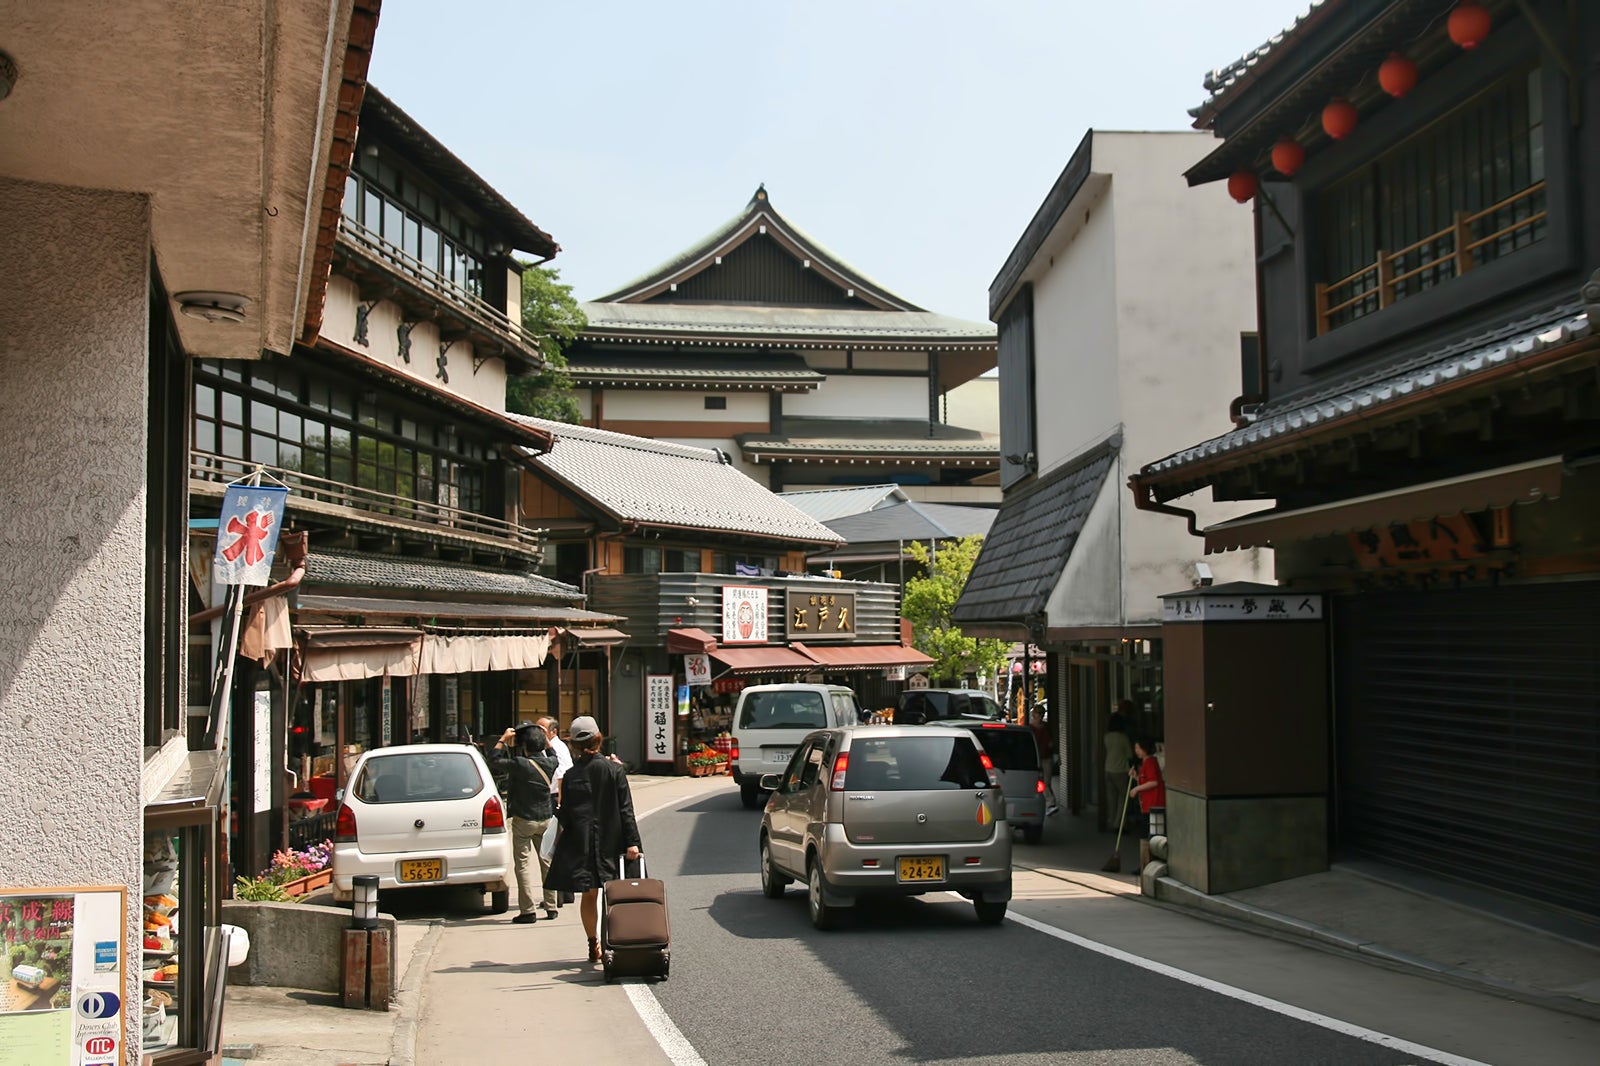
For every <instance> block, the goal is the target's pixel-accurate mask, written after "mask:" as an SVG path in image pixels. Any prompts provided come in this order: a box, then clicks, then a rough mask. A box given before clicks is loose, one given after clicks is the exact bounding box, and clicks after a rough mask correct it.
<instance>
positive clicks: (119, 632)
mask: <svg viewBox="0 0 1600 1066" xmlns="http://www.w3.org/2000/svg"><path fill="white" fill-rule="evenodd" d="M0 233H4V234H6V238H7V242H8V245H9V247H10V251H11V269H10V270H9V271H8V272H7V276H6V282H5V284H4V285H0V322H4V323H5V327H4V329H0V381H4V382H5V388H3V389H0V454H3V455H4V456H5V457H6V461H5V462H4V463H0V581H3V583H4V586H5V588H6V595H5V596H4V597H0V727H3V728H4V731H5V737H6V747H5V759H4V765H5V767H6V772H5V775H4V779H3V781H4V791H5V794H6V796H7V798H8V802H6V803H5V804H3V805H0V839H4V840H5V841H6V857H5V863H4V867H5V874H4V878H3V879H4V881H5V882H6V883H7V884H11V885H38V886H51V885H124V886H127V888H128V896H127V901H128V906H127V914H126V922H127V924H126V932H127V935H126V936H125V937H124V941H125V943H124V946H123V950H124V952H125V956H124V957H125V958H127V959H131V960H135V962H136V961H137V960H138V958H139V938H140V930H141V928H142V919H141V909H140V908H141V903H140V891H139V889H140V885H141V883H142V876H143V867H142V862H143V817H142V813H141V808H142V798H143V797H141V794H140V792H141V775H142V770H143V742H144V677H143V674H144V584H143V575H144V550H145V546H144V535H145V495H146V493H145V487H146V475H145V456H146V454H147V439H146V429H145V426H146V399H145V398H146V396H147V395H148V391H149V386H148V373H147V365H148V350H147V349H148V343H149V341H148V323H149V303H148V294H149V273H148V271H149V264H150V209H149V203H148V201H147V200H146V198H144V197H142V196H136V195H132V194H126V193H112V192H101V191H88V190H83V189H75V188H64V187H60V186H50V185H36V184H30V183H26V182H16V181H9V180H0ZM179 743H181V741H180V742H179ZM123 996H124V1002H126V1003H128V1004H138V1003H139V1002H140V997H139V967H138V966H137V965H135V964H134V963H130V964H129V965H128V967H127V979H126V982H125V987H124V988H123ZM127 1017H128V1020H129V1024H130V1025H131V1026H132V1027H133V1028H132V1030H131V1031H132V1032H134V1033H137V1032H138V1024H139V1022H138V1019H139V1013H138V1009H137V1007H136V1006H135V1007H133V1008H132V1009H131V1010H130V1011H129V1012H128V1015H127Z"/></svg>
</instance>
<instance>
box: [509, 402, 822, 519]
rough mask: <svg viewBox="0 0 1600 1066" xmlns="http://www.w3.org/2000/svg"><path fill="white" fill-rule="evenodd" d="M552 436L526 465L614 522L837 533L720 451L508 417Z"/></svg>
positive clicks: (537, 420) (590, 428)
mask: <svg viewBox="0 0 1600 1066" xmlns="http://www.w3.org/2000/svg"><path fill="white" fill-rule="evenodd" d="M513 417H517V418H519V419H520V420H521V421H524V422H526V423H528V424H529V425H533V426H536V427H537V428H539V429H542V430H545V431H547V432H549V433H552V434H554V436H555V443H554V444H552V445H551V447H550V450H549V451H548V452H545V453H543V454H541V455H535V456H532V457H531V458H530V459H529V461H530V462H531V463H532V464H533V465H534V466H535V467H537V468H539V469H540V470H543V471H545V472H546V473H547V474H549V475H550V476H551V477H552V478H554V479H555V480H556V481H557V482H558V483H561V484H564V485H566V486H567V487H569V488H571V489H572V490H573V491H575V492H577V493H578V494H579V495H581V496H583V497H584V498H586V499H588V500H590V501H591V502H593V503H594V505H595V506H597V507H599V508H600V509H602V510H604V511H606V512H607V513H608V514H610V515H612V516H613V517H615V518H618V519H621V520H624V521H631V522H640V523H644V524H647V525H657V526H671V527H674V528H689V529H707V530H719V531H723V532H730V533H745V534H749V535H751V536H756V537H762V538H768V539H776V540H789V541H797V542H805V543H812V544H836V543H838V542H839V535H838V534H837V533H834V532H833V531H832V530H830V529H829V528H828V527H827V526H825V525H823V524H822V523H821V522H818V521H817V520H816V519H814V518H812V517H811V516H810V515H808V514H806V513H805V512H803V511H801V510H799V509H798V508H796V507H795V506H794V505H793V504H791V503H789V502H788V501H786V500H784V499H782V498H781V497H780V496H778V495H777V493H774V492H773V491H771V490H770V489H768V488H766V487H765V486H763V485H760V484H757V483H756V482H755V481H753V480H751V479H750V478H749V477H748V476H747V475H745V474H744V473H742V472H741V471H740V470H739V469H738V468H737V467H734V466H733V465H731V464H730V463H726V462H723V456H722V454H721V453H720V452H718V451H716V450H715V449H711V448H696V447H693V446H691V445H687V444H672V443H669V442H666V441H658V440H651V439H649V438H647V437H635V436H631V435H629V434H626V433H613V432H612V431H610V430H605V429H594V428H592V427H589V426H572V425H566V424H564V423H561V422H551V421H548V420H546V419H540V418H530V417H527V416H521V415H518V416H513Z"/></svg>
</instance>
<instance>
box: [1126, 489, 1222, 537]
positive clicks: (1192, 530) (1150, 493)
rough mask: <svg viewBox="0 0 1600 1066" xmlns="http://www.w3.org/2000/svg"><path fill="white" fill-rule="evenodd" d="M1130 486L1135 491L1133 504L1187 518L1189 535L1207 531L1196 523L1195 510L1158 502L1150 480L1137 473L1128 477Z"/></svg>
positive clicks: (1193, 535) (1203, 534)
mask: <svg viewBox="0 0 1600 1066" xmlns="http://www.w3.org/2000/svg"><path fill="white" fill-rule="evenodd" d="M1128 488H1129V489H1131V490H1132V491H1133V505H1134V506H1135V507H1137V508H1138V509H1139V510H1141V511H1155V512H1157V513H1158V514H1169V515H1174V516H1176V517H1178V518H1183V519H1186V520H1187V521H1188V523H1189V535H1190V536H1191V537H1204V536H1205V533H1204V532H1203V531H1202V530H1201V529H1200V528H1199V526H1198V525H1196V523H1195V513H1194V512H1193V511H1186V510H1184V509H1183V508H1182V507H1173V506H1172V505H1170V504H1165V503H1158V502H1156V499H1155V495H1154V491H1155V490H1154V486H1153V485H1150V484H1149V483H1148V482H1144V481H1141V480H1140V479H1139V476H1138V475H1137V474H1135V475H1134V476H1133V477H1131V478H1129V479H1128Z"/></svg>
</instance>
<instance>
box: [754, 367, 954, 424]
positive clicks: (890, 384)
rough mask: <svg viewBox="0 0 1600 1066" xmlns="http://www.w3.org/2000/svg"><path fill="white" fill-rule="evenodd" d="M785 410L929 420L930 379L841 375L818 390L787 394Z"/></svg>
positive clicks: (824, 415)
mask: <svg viewBox="0 0 1600 1066" xmlns="http://www.w3.org/2000/svg"><path fill="white" fill-rule="evenodd" d="M783 413H784V414H785V415H794V416H795V417H797V418H916V419H921V420H923V421H926V420H927V417H928V379H927V378H888V377H873V376H871V375H868V374H839V375H835V376H833V377H830V378H829V379H828V380H827V381H825V382H823V383H822V384H821V385H820V386H818V387H817V391H815V392H800V393H789V394H788V395H786V396H784V398H783Z"/></svg>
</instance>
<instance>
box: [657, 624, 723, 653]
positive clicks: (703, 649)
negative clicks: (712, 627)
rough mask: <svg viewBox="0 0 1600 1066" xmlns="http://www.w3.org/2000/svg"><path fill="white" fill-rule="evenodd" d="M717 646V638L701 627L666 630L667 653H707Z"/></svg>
mask: <svg viewBox="0 0 1600 1066" xmlns="http://www.w3.org/2000/svg"><path fill="white" fill-rule="evenodd" d="M716 648H717V638H716V637H713V636H712V635H711V634H710V633H707V632H706V631H705V630H703V629H669V630H667V653H668V654H669V655H708V654H710V653H711V652H713V651H715V650H716Z"/></svg>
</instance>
